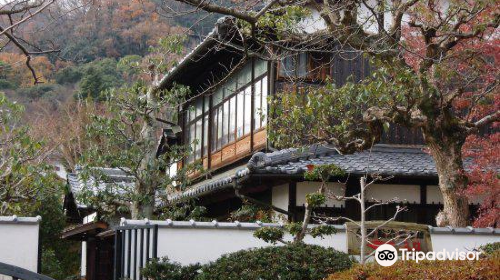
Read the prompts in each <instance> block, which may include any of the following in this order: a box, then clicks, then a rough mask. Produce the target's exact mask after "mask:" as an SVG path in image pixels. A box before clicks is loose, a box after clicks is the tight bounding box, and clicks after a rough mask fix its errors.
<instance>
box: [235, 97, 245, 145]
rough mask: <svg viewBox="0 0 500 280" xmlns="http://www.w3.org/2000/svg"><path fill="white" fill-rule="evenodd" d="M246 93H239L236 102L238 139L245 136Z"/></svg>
mask: <svg viewBox="0 0 500 280" xmlns="http://www.w3.org/2000/svg"><path fill="white" fill-rule="evenodd" d="M244 97H245V96H244V92H243V91H242V92H240V93H238V98H237V100H236V103H237V107H236V113H237V117H236V138H240V137H241V136H243V113H244V111H245V107H244Z"/></svg>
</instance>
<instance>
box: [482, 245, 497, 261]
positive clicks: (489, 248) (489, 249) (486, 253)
mask: <svg viewBox="0 0 500 280" xmlns="http://www.w3.org/2000/svg"><path fill="white" fill-rule="evenodd" d="M479 250H480V251H481V252H483V255H482V256H483V257H493V258H499V259H500V242H493V243H488V244H486V245H483V246H481V247H479Z"/></svg>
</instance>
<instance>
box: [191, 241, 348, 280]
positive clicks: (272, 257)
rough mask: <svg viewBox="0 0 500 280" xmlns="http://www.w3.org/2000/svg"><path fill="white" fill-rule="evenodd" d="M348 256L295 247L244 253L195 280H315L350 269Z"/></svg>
mask: <svg viewBox="0 0 500 280" xmlns="http://www.w3.org/2000/svg"><path fill="white" fill-rule="evenodd" d="M352 264H353V260H352V259H351V258H349V256H348V255H347V254H345V253H342V252H339V251H336V250H334V249H331V248H324V247H320V246H317V245H307V244H302V243H300V244H294V245H287V246H272V247H265V248H257V249H250V250H242V251H239V252H236V253H231V254H227V255H224V256H222V257H221V258H219V259H218V260H216V261H215V262H212V263H210V264H208V265H205V266H204V267H203V268H202V273H201V274H200V275H198V276H197V277H196V278H195V279H196V280H212V279H213V280H215V279H217V280H221V279H224V280H275V279H287V280H303V279H308V280H316V279H318V280H319V279H323V278H324V277H326V276H328V274H331V273H334V272H336V271H341V270H344V269H348V268H350V267H351V266H352Z"/></svg>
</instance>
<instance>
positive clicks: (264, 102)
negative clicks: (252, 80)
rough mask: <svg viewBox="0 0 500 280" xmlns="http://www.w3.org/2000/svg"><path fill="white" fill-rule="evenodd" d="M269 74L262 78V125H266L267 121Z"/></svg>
mask: <svg viewBox="0 0 500 280" xmlns="http://www.w3.org/2000/svg"><path fill="white" fill-rule="evenodd" d="M267 96H268V88H267V76H265V77H264V78H263V79H262V126H266V122H267Z"/></svg>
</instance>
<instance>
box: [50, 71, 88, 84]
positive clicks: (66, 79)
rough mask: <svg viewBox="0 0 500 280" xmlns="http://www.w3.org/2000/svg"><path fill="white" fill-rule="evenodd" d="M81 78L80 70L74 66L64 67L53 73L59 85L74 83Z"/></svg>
mask: <svg viewBox="0 0 500 280" xmlns="http://www.w3.org/2000/svg"><path fill="white" fill-rule="evenodd" d="M81 78H82V70H81V69H80V68H79V67H76V66H68V67H65V68H63V69H61V70H59V71H57V72H56V74H55V79H56V82H57V83H58V84H60V85H67V84H75V83H77V82H79V81H80V79H81Z"/></svg>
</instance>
